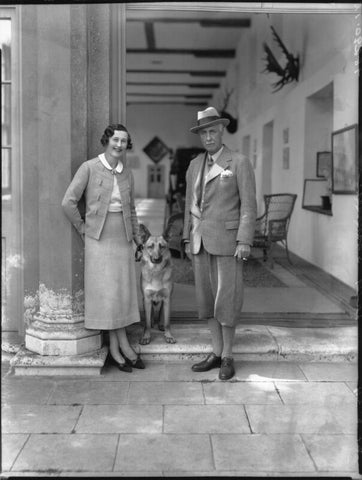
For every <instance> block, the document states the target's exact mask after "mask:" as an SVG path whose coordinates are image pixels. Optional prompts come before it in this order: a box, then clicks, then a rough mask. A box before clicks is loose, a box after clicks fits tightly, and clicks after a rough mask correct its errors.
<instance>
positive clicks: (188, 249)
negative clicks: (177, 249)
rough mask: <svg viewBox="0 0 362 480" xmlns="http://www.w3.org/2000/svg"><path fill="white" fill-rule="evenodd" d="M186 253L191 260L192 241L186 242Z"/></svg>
mask: <svg viewBox="0 0 362 480" xmlns="http://www.w3.org/2000/svg"><path fill="white" fill-rule="evenodd" d="M184 246H185V254H186V256H187V258H188V259H189V260H191V250H190V242H185V244H184Z"/></svg>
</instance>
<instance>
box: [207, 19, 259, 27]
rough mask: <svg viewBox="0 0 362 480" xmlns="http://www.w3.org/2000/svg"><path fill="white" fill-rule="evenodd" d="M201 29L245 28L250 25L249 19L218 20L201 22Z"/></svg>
mask: <svg viewBox="0 0 362 480" xmlns="http://www.w3.org/2000/svg"><path fill="white" fill-rule="evenodd" d="M199 23H200V25H201V27H221V28H247V27H250V25H251V20H250V18H224V19H223V18H220V19H217V18H216V19H215V20H210V19H208V20H201V21H200V22H199Z"/></svg>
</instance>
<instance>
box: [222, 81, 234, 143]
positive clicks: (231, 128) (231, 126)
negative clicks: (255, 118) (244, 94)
mask: <svg viewBox="0 0 362 480" xmlns="http://www.w3.org/2000/svg"><path fill="white" fill-rule="evenodd" d="M233 91H234V89H232V90H230V91H229V92H225V98H224V106H223V107H222V108H221V116H222V117H224V118H227V119H228V120H230V123H229V125H228V126H227V127H226V130H227V131H228V132H229V133H235V132H236V130H237V129H238V119H237V118H234V117H233V116H232V115H230V113H228V112H227V111H226V109H227V106H228V103H229V99H230V97H231V94H232V93H233Z"/></svg>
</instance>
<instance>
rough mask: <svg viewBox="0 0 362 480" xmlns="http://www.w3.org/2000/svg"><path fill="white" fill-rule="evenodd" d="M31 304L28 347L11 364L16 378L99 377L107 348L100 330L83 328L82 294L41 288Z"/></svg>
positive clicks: (28, 315) (26, 342) (26, 339)
mask: <svg viewBox="0 0 362 480" xmlns="http://www.w3.org/2000/svg"><path fill="white" fill-rule="evenodd" d="M29 304H31V305H32V310H33V312H32V313H31V314H29V312H26V318H27V320H28V326H27V329H26V333H25V347H23V348H22V349H21V350H20V351H19V352H18V353H17V354H16V355H15V357H14V358H13V359H12V360H11V362H10V365H11V367H13V370H14V373H15V375H99V374H100V372H101V369H102V367H103V365H104V362H105V360H106V357H107V354H108V347H103V348H102V334H101V332H100V331H99V330H88V329H86V328H85V327H84V315H83V310H84V302H83V292H82V291H80V292H78V293H77V294H75V295H71V294H70V293H68V292H67V291H66V290H65V289H62V290H59V291H58V292H54V291H53V290H50V289H47V288H46V287H45V285H43V284H41V285H40V288H39V291H38V293H37V295H36V298H34V299H33V301H32V302H29ZM34 311H35V312H36V313H34Z"/></svg>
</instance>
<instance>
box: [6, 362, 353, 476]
mask: <svg viewBox="0 0 362 480" xmlns="http://www.w3.org/2000/svg"><path fill="white" fill-rule="evenodd" d="M7 367H8V364H3V368H2V476H3V477H6V476H7V475H14V476H53V477H63V476H81V477H91V476H97V477H107V476H140V477H145V476H160V477H162V476H166V477H169V476H170V477H171V476H180V477H183V476H186V477H188V476H254V475H260V476H295V477H299V476H329V477H330V476H348V477H352V478H360V476H359V474H358V466H357V462H358V460H357V364H356V363H347V362H338V363H335V362H333V363H313V362H308V363H293V362H281V361H279V362H263V361H257V362H251V361H238V362H236V371H237V372H236V376H235V377H234V379H232V380H231V381H228V382H221V381H220V380H219V379H218V378H217V373H218V371H217V370H212V371H210V372H206V373H194V372H192V371H191V369H190V367H191V363H190V362H187V361H178V362H174V363H169V362H155V361H148V362H147V364H146V369H145V370H134V371H133V372H132V373H124V372H120V371H118V370H117V369H116V368H115V367H114V366H108V365H106V366H105V368H104V370H103V373H102V375H101V376H99V377H92V378H74V377H73V378H70V377H69V378H64V377H62V378H55V377H33V378H31V379H29V378H25V377H23V378H22V377H14V376H12V375H11V374H9V373H8V368H7Z"/></svg>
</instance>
